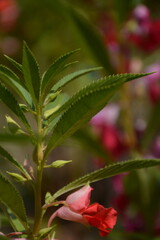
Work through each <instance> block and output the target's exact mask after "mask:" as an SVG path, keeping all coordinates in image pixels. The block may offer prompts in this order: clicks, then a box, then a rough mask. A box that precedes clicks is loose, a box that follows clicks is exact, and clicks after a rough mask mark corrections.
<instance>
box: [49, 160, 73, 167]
mask: <svg viewBox="0 0 160 240" xmlns="http://www.w3.org/2000/svg"><path fill="white" fill-rule="evenodd" d="M70 162H72V160H56V161H54V162H53V163H51V164H50V165H46V166H45V168H50V167H53V168H61V167H63V166H64V165H66V164H67V163H70Z"/></svg>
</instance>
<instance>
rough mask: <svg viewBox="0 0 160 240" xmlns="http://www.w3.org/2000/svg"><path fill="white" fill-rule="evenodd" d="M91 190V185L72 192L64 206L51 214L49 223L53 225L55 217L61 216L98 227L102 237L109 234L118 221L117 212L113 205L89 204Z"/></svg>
mask: <svg viewBox="0 0 160 240" xmlns="http://www.w3.org/2000/svg"><path fill="white" fill-rule="evenodd" d="M91 191H92V188H91V187H90V186H84V187H82V188H81V189H79V190H78V191H76V192H74V193H72V194H70V195H69V196H68V197H67V198H66V200H65V201H64V206H63V207H60V208H59V209H58V210H57V211H56V212H55V213H54V214H53V215H52V216H51V218H50V220H49V224H48V225H49V226H50V225H51V223H52V221H53V219H54V218H55V217H59V218H62V219H65V220H69V221H73V222H79V223H82V224H84V225H90V226H93V227H97V228H98V229H99V233H100V235H101V236H102V237H104V236H107V235H108V234H109V233H110V231H111V230H112V229H113V227H114V225H115V223H116V220H117V212H116V211H115V210H114V209H113V208H112V207H110V208H104V207H103V206H102V205H100V204H98V203H94V204H92V205H89V204H90V194H91Z"/></svg>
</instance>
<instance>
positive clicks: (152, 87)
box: [145, 63, 160, 103]
mask: <svg viewBox="0 0 160 240" xmlns="http://www.w3.org/2000/svg"><path fill="white" fill-rule="evenodd" d="M145 72H154V73H152V74H151V75H148V76H146V77H145V80H147V81H146V83H147V90H148V93H149V96H150V99H151V101H152V102H153V103H157V102H158V101H159V100H160V63H155V64H152V65H150V66H148V67H147V68H146V69H145Z"/></svg>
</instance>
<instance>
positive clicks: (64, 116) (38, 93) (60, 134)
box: [0, 43, 160, 240]
mask: <svg viewBox="0 0 160 240" xmlns="http://www.w3.org/2000/svg"><path fill="white" fill-rule="evenodd" d="M75 52H76V51H72V52H69V53H67V54H65V55H63V56H62V57H60V58H59V59H57V60H56V61H55V62H54V63H53V64H52V65H51V66H50V67H49V68H48V70H47V71H46V72H45V73H44V74H43V75H42V76H40V73H39V66H38V64H37V62H36V60H35V58H34V56H33V54H32V52H31V51H30V49H29V48H28V46H27V45H26V43H24V46H23V60H22V65H21V64H19V63H17V62H16V61H14V60H13V59H11V58H9V57H7V58H8V60H9V61H10V62H11V63H12V64H13V65H14V66H15V67H16V70H17V72H19V75H17V74H15V73H14V72H12V71H11V70H10V69H9V68H7V67H5V66H2V65H1V66H0V79H1V82H0V98H1V101H2V102H3V103H4V104H5V105H6V106H7V107H8V108H9V109H10V110H11V111H12V112H13V113H14V115H15V116H16V117H17V119H18V122H16V120H13V119H12V118H11V117H10V116H7V118H6V120H7V123H8V129H9V130H10V134H8V135H7V134H1V140H2V141H3V140H4V139H5V138H7V139H9V138H10V139H11V140H12V139H28V140H29V141H31V143H32V145H33V159H32V162H33V163H34V164H35V166H36V167H35V170H34V172H33V173H32V174H31V173H30V172H28V171H27V170H26V169H25V167H24V166H22V165H21V164H20V163H19V162H18V161H17V160H16V159H14V158H13V157H12V156H11V155H10V154H9V153H8V152H7V151H6V150H5V149H4V148H3V147H0V155H1V156H2V157H3V158H4V159H5V160H8V161H9V162H10V163H11V164H13V165H14V166H15V167H16V168H17V169H18V171H19V172H18V173H17V172H16V173H15V172H7V173H8V174H9V175H10V176H11V177H13V179H14V180H17V181H20V182H24V183H25V182H29V183H30V185H31V186H32V187H33V189H34V196H35V216H34V220H33V224H29V223H28V218H27V214H26V210H25V207H24V203H23V199H22V197H21V195H20V194H19V192H18V190H17V189H16V187H15V186H14V185H13V183H11V182H10V181H9V180H7V178H6V177H4V176H3V174H2V173H1V174H0V201H1V202H2V203H3V210H4V212H5V213H6V214H7V216H8V218H9V221H10V223H11V225H12V227H13V228H14V231H15V233H12V234H8V235H6V236H0V239H7V237H10V236H15V235H20V237H21V238H22V237H25V239H32V240H39V239H46V237H47V239H54V237H53V236H54V234H55V226H53V227H47V226H46V228H43V229H42V228H41V226H42V221H43V217H44V215H45V212H46V208H47V207H49V206H52V205H55V202H57V198H58V197H59V196H61V195H62V194H64V193H66V192H69V191H71V190H73V189H76V188H78V187H81V186H83V185H86V184H88V183H92V182H95V181H99V180H101V179H104V178H108V177H111V176H114V175H117V174H119V173H122V172H126V171H130V170H134V169H139V168H145V167H151V166H155V165H158V164H160V160H156V159H138V160H137V159H136V160H129V161H125V162H118V163H114V164H111V165H108V166H106V167H104V168H102V169H99V170H97V171H95V172H92V173H89V174H87V175H85V176H82V177H81V178H79V179H76V180H75V181H73V182H71V183H69V184H67V185H66V186H64V187H63V188H62V189H60V190H58V191H57V192H55V193H54V195H53V196H52V195H51V194H47V197H46V200H44V199H42V192H41V190H42V189H41V187H42V175H43V171H44V169H45V168H49V167H51V168H53V171H58V169H57V168H59V167H63V166H64V165H65V164H66V163H67V164H68V163H69V162H70V161H69V162H68V161H65V160H62V161H60V160H58V161H55V162H53V163H52V164H50V165H48V164H47V158H48V155H49V154H50V152H51V151H52V150H53V149H54V148H56V147H57V146H58V145H59V144H61V143H62V142H63V141H64V140H65V139H66V138H68V137H70V136H71V135H72V134H73V133H75V132H76V131H77V130H78V129H79V128H81V126H83V124H84V123H86V122H87V121H89V120H90V119H91V118H92V117H93V116H94V115H95V114H96V113H97V112H98V111H100V110H101V109H102V108H103V107H104V106H105V105H106V104H107V103H108V101H109V100H110V99H111V98H112V96H113V95H114V94H115V93H116V91H117V90H118V89H119V88H120V86H121V85H122V84H123V83H125V82H127V81H130V80H133V79H137V78H140V77H143V76H145V75H146V74H118V75H111V76H107V77H104V78H102V79H99V80H97V81H95V82H92V83H90V84H89V85H87V86H86V87H84V88H82V89H81V90H79V91H78V92H76V93H75V94H74V95H73V96H72V97H70V98H69V99H67V98H66V95H64V94H63V92H62V89H63V87H64V86H65V85H66V84H68V83H69V82H71V81H73V80H74V79H76V78H78V77H80V76H82V75H84V74H87V73H90V72H92V71H96V70H98V69H99V68H90V69H85V70H80V71H77V72H74V73H71V74H68V75H67V76H65V77H63V78H61V79H60V80H57V79H58V78H57V75H58V74H59V73H61V72H62V71H63V70H65V69H66V68H67V67H68V66H70V64H67V60H68V58H69V57H70V56H71V55H73V54H74V53H75ZM19 76H21V77H19ZM9 89H11V90H12V91H13V92H14V93H16V94H17V95H18V96H19V99H20V100H19V102H18V101H17V100H16V99H15V97H14V95H13V94H12V93H11V91H10V90H9ZM27 114H30V115H31V116H32V117H33V119H34V120H35V121H36V129H34V127H33V126H31V124H30V122H29V120H28V117H27ZM13 136H14V137H13ZM33 176H34V177H33ZM48 196H49V197H48ZM13 216H14V217H13ZM15 219H16V220H15Z"/></svg>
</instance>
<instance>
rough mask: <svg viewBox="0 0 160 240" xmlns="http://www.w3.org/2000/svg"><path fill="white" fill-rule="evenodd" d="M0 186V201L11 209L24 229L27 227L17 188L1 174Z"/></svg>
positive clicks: (22, 204)
mask: <svg viewBox="0 0 160 240" xmlns="http://www.w3.org/2000/svg"><path fill="white" fill-rule="evenodd" d="M0 186H1V187H0V201H1V202H3V203H4V204H5V205H6V206H7V207H9V208H10V209H11V211H12V212H13V213H14V214H15V215H16V216H17V218H18V219H19V220H20V221H21V223H22V224H23V226H24V227H25V229H26V228H28V225H27V217H26V212H25V208H24V203H23V200H22V198H21V196H20V194H19V193H18V191H17V189H16V188H15V187H14V186H13V185H12V184H11V183H10V182H9V181H8V180H7V179H6V178H5V177H4V176H3V175H2V174H0Z"/></svg>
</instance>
